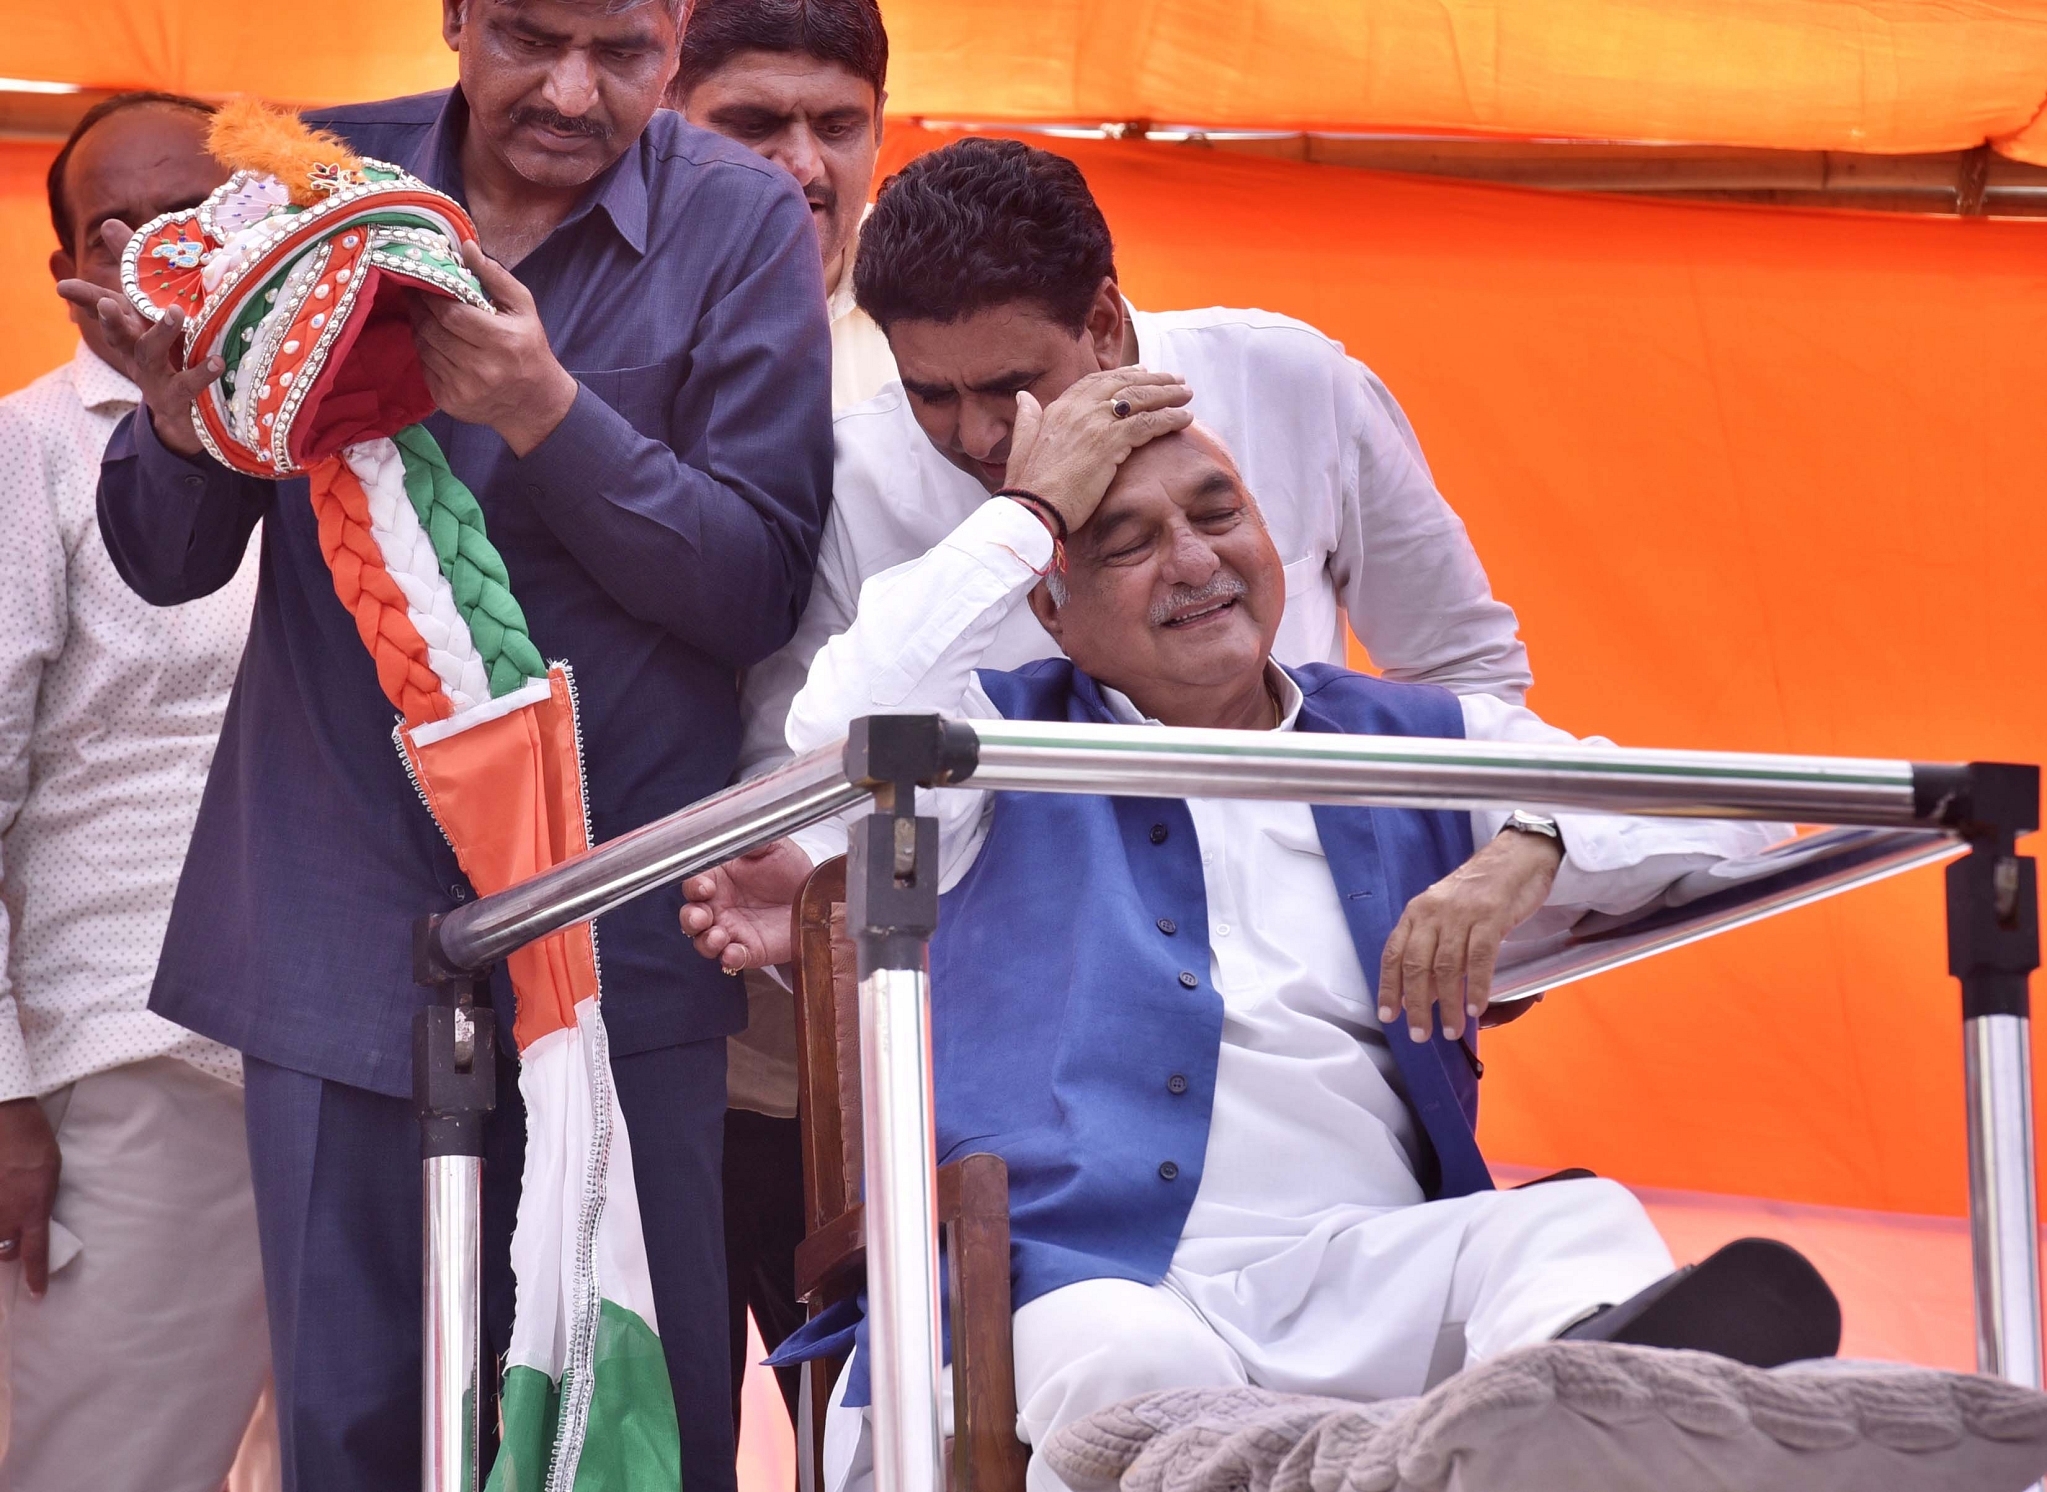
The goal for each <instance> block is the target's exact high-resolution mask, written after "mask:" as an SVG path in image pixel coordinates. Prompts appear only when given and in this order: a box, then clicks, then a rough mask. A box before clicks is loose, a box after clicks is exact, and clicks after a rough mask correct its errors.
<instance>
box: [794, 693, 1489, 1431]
mask: <svg viewBox="0 0 2047 1492" xmlns="http://www.w3.org/2000/svg"><path fill="white" fill-rule="evenodd" d="M1290 672H1291V674H1292V677H1293V679H1294V681H1295V682H1296V683H1297V684H1299V685H1300V688H1301V692H1302V694H1303V696H1304V703H1303V705H1302V708H1301V713H1300V716H1299V719H1298V721H1297V724H1296V728H1297V729H1300V730H1305V731H1324V732H1332V733H1344V734H1351V735H1404V736H1436V737H1453V738H1461V737H1462V736H1463V734H1464V716H1463V712H1462V710H1461V709H1460V708H1459V706H1458V703H1457V699H1456V696H1455V695H1452V694H1450V693H1448V692H1447V691H1445V690H1442V689H1437V688H1434V687H1431V686H1427V685H1416V684H1391V683H1386V682H1384V681H1382V680H1379V679H1374V678H1371V677H1369V676H1367V675H1364V674H1359V673H1353V672H1350V671H1349V670H1346V669H1340V668H1334V667H1330V666H1328V665H1326V664H1312V665H1310V666H1308V667H1306V668H1304V669H1299V670H1290ZM979 677H980V682H981V685H982V687H983V688H984V689H985V690H986V691H987V693H988V695H989V697H990V699H992V700H993V701H994V704H995V706H996V708H997V709H999V710H1000V711H1001V712H1002V713H1003V715H1004V716H1005V717H1007V718H1008V719H1012V720H1071V721H1079V722H1091V723H1097V724H1109V723H1111V722H1112V721H1113V718H1114V717H1113V716H1112V715H1111V714H1110V713H1109V711H1108V708H1107V706H1106V705H1105V704H1104V702H1103V700H1102V697H1101V693H1100V690H1099V688H1098V687H1097V686H1096V684H1095V682H1094V680H1092V679H1090V678H1089V677H1088V676H1087V675H1085V674H1082V673H1080V672H1078V671H1077V670H1076V669H1075V668H1074V667H1073V665H1072V664H1071V663H1070V662H1068V661H1067V660H1066V659H1063V658H1058V659H1047V660H1044V661H1042V662H1039V663H1034V664H1031V665H1029V666H1027V667H1025V668H1023V669H1020V670H1017V671H1016V672H1013V673H989V672H984V673H982V674H981V675H980V676H979ZM1314 816H1315V827H1316V832H1317V834H1318V835H1319V836H1320V838H1321V841H1322V849H1323V853H1324V854H1325V855H1326V856H1327V858H1328V861H1329V869H1330V872H1331V874H1332V875H1333V876H1334V877H1335V879H1336V883H1337V888H1338V890H1339V891H1340V892H1341V893H1342V895H1343V899H1344V909H1345V911H1346V913H1347V914H1348V918H1349V922H1350V931H1351V937H1352V939H1353V941H1354V942H1355V944H1356V947H1357V954H1358V961H1359V963H1361V964H1362V965H1363V966H1364V968H1365V969H1366V971H1367V973H1368V975H1370V976H1374V977H1375V976H1376V974H1377V971H1378V968H1379V956H1380V953H1381V951H1382V950H1383V948H1384V945H1385V941H1386V937H1387V935H1388V934H1389V933H1391V932H1392V930H1393V925H1394V923H1395V922H1396V921H1398V920H1399V917H1400V913H1401V911H1402V909H1403V908H1405V907H1406V905H1407V903H1408V901H1409V900H1410V899H1411V898H1412V897H1413V896H1415V895H1416V894H1417V893H1419V892H1421V891H1423V890H1425V889H1426V888H1427V887H1429V886H1430V885H1432V884H1434V883H1435V882H1436V881H1438V880H1440V879H1441V878H1442V877H1444V876H1445V875H1448V874H1449V873H1450V872H1451V871H1452V870H1454V869H1456V868H1457V867H1458V866H1459V865H1461V864H1462V863H1463V862H1464V861H1465V860H1466V859H1468V858H1469V857H1470V855H1471V850H1472V844H1471V827H1470V824H1471V821H1470V818H1469V816H1468V815H1467V814H1463V813H1446V812H1426V811H1421V810H1414V809H1392V808H1371V809H1364V808H1325V807H1319V806H1318V807H1317V808H1315V810H1314ZM1207 928H1208V909H1207V896H1206V893H1205V891H1204V886H1203V880H1202V874H1201V851H1200V846H1199V844H1198V842H1197V840H1196V838H1195V833H1194V823H1193V819H1192V817H1191V816H1190V815H1189V813H1188V811H1187V806H1186V804H1185V803H1184V802H1182V801H1180V800H1177V799H1143V798H1103V797H1094V796H1086V795H1065V794H1056V793H1001V794H998V795H997V797H996V800H995V806H994V813H993V818H992V820H991V822H990V825H989V831H988V836H987V839H986V841H985V842H984V843H983V845H982V847H981V851H980V854H979V855H978V856H977V857H976V859H975V861H974V863H973V865H972V867H971V868H970V869H969V870H968V871H967V874H966V876H965V877H964V878H963V879H962V880H961V881H960V883H959V885H957V886H956V887H954V888H953V889H952V890H951V891H949V892H947V893H946V894H945V895H944V896H943V897H942V898H941V899H940V902H939V915H938V932H937V935H936V937H935V938H933V940H932V944H931V1030H932V1038H931V1039H932V1057H933V1063H932V1073H933V1088H934V1098H935V1110H936V1112H935V1117H936V1124H937V1140H938V1159H939V1162H940V1163H941V1164H943V1163H945V1162H947V1161H950V1160H955V1159H957V1158H959V1157H960V1156H963V1155H969V1154H973V1153H975V1152H977V1151H992V1152H994V1153H995V1154H997V1155H1000V1156H1001V1157H1002V1158H1003V1159H1004V1160H1005V1161H1006V1162H1007V1163H1008V1165H1009V1207H1010V1257H1011V1271H1012V1274H1011V1284H1012V1290H1013V1299H1014V1302H1015V1304H1016V1305H1017V1306H1022V1305H1024V1304H1026V1303H1027V1302H1029V1301H1032V1300H1035V1299H1037V1298H1038V1297H1039V1296H1041V1295H1044V1294H1046V1293H1047V1292H1049V1291H1052V1290H1056V1289H1058V1288H1060V1287H1061V1286H1064V1285H1070V1284H1073V1283H1076V1282H1077V1281H1080V1280H1086V1279H1102V1278H1109V1279H1129V1280H1135V1281H1138V1282H1139V1283H1142V1284H1156V1283H1157V1282H1158V1281H1159V1280H1161V1279H1163V1278H1164V1277H1165V1273H1166V1269H1167V1266H1168V1265H1169V1264H1170V1262H1171V1260H1172V1256H1173V1250H1174V1248H1175V1247H1176V1246H1177V1245H1178V1243H1179V1240H1180V1233H1181V1230H1182V1228H1183V1227H1184V1226H1185V1224H1186V1220H1187V1213H1188V1210H1189V1209H1190V1208H1191V1207H1192V1206H1193V1203H1194V1195H1195V1192H1196V1190H1197V1189H1198V1188H1199V1186H1200V1184H1201V1171H1202V1162H1203V1158H1204V1156H1205V1154H1206V1152H1207V1146H1208V1126H1209V1116H1210V1112H1211V1110H1212V1107H1213V1104H1214V1099H1215V1077H1216V1066H1217V1060H1218V1054H1219V1052H1220V1048H1221V1044H1222V1028H1223V1002H1222V997H1221V996H1220V995H1219V994H1217V993H1216V991H1215V988H1214V986H1213V984H1212V983H1211V982H1210V978H1209V948H1208V940H1207ZM1388 1045H1389V1047H1390V1049H1391V1050H1392V1052H1393V1053H1394V1056H1395V1059H1396V1061H1397V1062H1398V1064H1399V1069H1400V1074H1401V1077H1402V1079H1403V1081H1404V1086H1405V1088H1406V1098H1407V1102H1408V1104H1409V1107H1410V1108H1411V1109H1412V1110H1413V1112H1414V1115H1415V1117H1416V1120H1417V1121H1418V1127H1419V1128H1420V1129H1421V1131H1422V1132H1423V1133H1424V1134H1425V1135H1426V1136H1427V1138H1428V1141H1429V1145H1430V1149H1431V1150H1432V1152H1433V1155H1432V1161H1433V1164H1432V1165H1430V1166H1428V1167H1426V1168H1425V1171H1426V1174H1424V1175H1423V1177H1422V1182H1423V1186H1424V1189H1425V1191H1426V1193H1427V1195H1428V1196H1430V1197H1431V1198H1436V1197H1455V1196H1462V1195H1465V1194H1466V1193H1469V1192H1474V1191H1481V1190H1485V1189H1487V1188H1490V1187H1491V1185H1492V1179H1491V1177H1490V1175H1489V1174H1488V1173H1487V1170H1486V1166H1485V1162H1484V1160H1483V1159H1482V1158H1481V1157H1480V1155H1479V1151H1478V1144H1477V1140H1476V1138H1475V1136H1474V1126H1475V1124H1476V1122H1477V1114H1478V1084H1477V1078H1476V1067H1477V1059H1476V1057H1475V1056H1474V1055H1473V1054H1472V1053H1471V1051H1470V1050H1469V1049H1468V1048H1467V1047H1466V1046H1464V1045H1463V1044H1462V1043H1459V1042H1454V1041H1450V1040H1448V1039H1447V1038H1445V1037H1444V1036H1443V1034H1442V1031H1441V1027H1440V1025H1439V1026H1438V1028H1437V1033H1436V1038H1435V1040H1433V1041H1431V1042H1429V1043H1426V1044H1417V1043H1415V1042H1413V1041H1410V1040H1409V1039H1408V1038H1407V1035H1406V1033H1405V1031H1404V1030H1403V1031H1397V1032H1395V1033H1393V1039H1392V1040H1391V1041H1390V1042H1389V1043H1388ZM834 1318H836V1319H834ZM851 1325H852V1322H851V1321H850V1319H849V1318H848V1316H847V1315H843V1314H841V1313H839V1312H827V1313H826V1314H825V1315H823V1316H820V1317H819V1318H818V1319H817V1320H815V1321H812V1322H810V1323H809V1324H808V1325H807V1326H806V1327H805V1328H804V1329H803V1331H802V1332H800V1333H798V1335H797V1337H795V1338H792V1339H791V1340H790V1341H789V1342H788V1343H786V1344H784V1346H783V1348H782V1350H781V1351H780V1352H777V1353H776V1354H775V1360H777V1361H795V1360H800V1359H801V1358H804V1357H811V1356H819V1355H827V1354H835V1353H837V1352H841V1351H844V1350H845V1346H846V1342H847V1340H848V1331H847V1328H849V1327H850V1326H851ZM835 1327H836V1328H837V1329H834V1328H835ZM862 1335H864V1333H862ZM855 1377H856V1379H857V1380H859V1381H857V1382H855V1383H852V1384H850V1385H849V1389H850V1390H851V1391H852V1392H851V1393H849V1397H848V1402H849V1403H855V1404H857V1403H863V1402H865V1396H864V1388H865V1383H864V1379H865V1374H864V1373H860V1372H859V1371H858V1368H857V1367H856V1370H855ZM855 1395H857V1397H856V1396H855Z"/></svg>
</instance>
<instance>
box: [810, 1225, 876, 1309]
mask: <svg viewBox="0 0 2047 1492" xmlns="http://www.w3.org/2000/svg"><path fill="white" fill-rule="evenodd" d="M866 1268H867V1227H866V1222H865V1212H864V1210H863V1209H862V1208H860V1207H857V1206H856V1207H850V1208H848V1209H847V1210H846V1211H844V1212H842V1213H840V1214H839V1215H838V1216H837V1217H835V1218H833V1219H832V1220H831V1221H830V1222H828V1223H826V1224H825V1225H824V1226H823V1227H822V1228H819V1229H818V1230H817V1231H816V1232H815V1233H812V1234H810V1235H809V1236H807V1237H806V1238H805V1239H804V1240H803V1241H802V1242H801V1243H799V1244H797V1245H796V1298H797V1299H798V1300H800V1301H802V1302H803V1303H804V1304H805V1305H809V1306H821V1305H824V1304H826V1303H828V1302H829V1301H831V1300H834V1299H836V1298H837V1297H839V1296H841V1295H843V1294H845V1293H846V1288H845V1287H846V1286H848V1285H850V1284H851V1283H852V1282H853V1281H854V1280H856V1279H858V1278H859V1277H860V1275H861V1274H862V1273H863V1272H864V1271H865V1270H866Z"/></svg>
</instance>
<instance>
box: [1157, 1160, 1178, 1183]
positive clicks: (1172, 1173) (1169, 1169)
mask: <svg viewBox="0 0 2047 1492" xmlns="http://www.w3.org/2000/svg"><path fill="white" fill-rule="evenodd" d="M1179 1174H1180V1168H1179V1167H1178V1166H1176V1165H1174V1164H1173V1163H1172V1162H1171V1161H1169V1160H1162V1161H1160V1162H1159V1180H1161V1181H1172V1180H1174V1179H1175V1178H1176V1177H1178V1176H1179Z"/></svg>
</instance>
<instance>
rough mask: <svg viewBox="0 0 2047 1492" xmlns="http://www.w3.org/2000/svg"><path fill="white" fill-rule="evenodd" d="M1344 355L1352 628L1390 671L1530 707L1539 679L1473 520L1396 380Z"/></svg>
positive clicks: (1346, 565)
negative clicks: (1446, 486)
mask: <svg viewBox="0 0 2047 1492" xmlns="http://www.w3.org/2000/svg"><path fill="white" fill-rule="evenodd" d="M1331 355H1332V356H1335V357H1339V358H1343V361H1344V363H1345V365H1346V366H1345V367H1344V369H1343V370H1342V372H1341V374H1340V375H1339V376H1340V378H1341V379H1342V380H1343V381H1344V384H1345V386H1344V388H1343V389H1342V396H1341V397H1339V398H1338V400H1337V403H1336V407H1337V410H1338V419H1339V422H1340V424H1341V426H1342V428H1341V429H1340V430H1339V432H1338V434H1339V438H1340V439H1342V440H1344V441H1345V442H1346V443H1348V444H1349V445H1350V446H1351V447H1352V450H1353V452H1354V455H1355V461H1354V462H1353V461H1351V460H1348V459H1347V460H1346V461H1345V463H1344V467H1345V479H1346V480H1345V487H1344V491H1343V494H1342V501H1343V510H1342V512H1341V514H1340V515H1339V519H1338V529H1337V547H1336V552H1335V553H1334V554H1332V555H1331V556H1330V560H1329V563H1330V571H1331V578H1332V579H1333V580H1334V581H1335V583H1336V588H1337V594H1338V595H1340V596H1341V597H1342V598H1343V604H1344V607H1345V609H1346V610H1347V611H1348V612H1349V613H1350V625H1351V630H1352V631H1353V632H1355V633H1356V634H1357V637H1358V641H1360V642H1362V643H1363V644H1364V645H1365V651H1366V652H1368V653H1370V654H1371V655H1372V661H1373V662H1374V663H1375V664H1377V665H1378V667H1379V668H1380V670H1381V671H1382V672H1383V673H1384V674H1385V676H1386V677H1387V678H1389V679H1396V680H1400V681H1403V682H1408V683H1424V684H1440V685H1441V686H1442V687H1443V688H1445V689H1449V690H1452V691H1453V692H1455V693H1458V694H1478V693H1483V694H1492V695H1497V696H1498V697H1499V698H1501V699H1504V700H1506V701H1507V702H1508V703H1510V704H1519V703H1520V702H1521V699H1522V697H1523V696H1524V695H1525V694H1526V693H1527V692H1528V686H1529V684H1530V683H1531V682H1533V678H1532V675H1531V674H1530V672H1529V665H1528V649H1527V648H1526V647H1525V646H1523V645H1522V642H1521V638H1520V635H1519V632H1518V627H1519V623H1518V622H1517V621H1516V619H1515V616H1514V609H1513V608H1512V607H1510V606H1508V605H1507V604H1506V603H1505V602H1503V601H1499V600H1496V599H1494V596H1493V592H1492V586H1491V584H1490V583H1489V582H1488V581H1487V580H1486V573H1485V567H1484V566H1483V565H1481V564H1480V563H1479V560H1478V552H1477V551H1476V550H1474V549H1473V548H1472V545H1471V537H1470V535H1469V534H1467V533H1466V532H1465V529H1464V522H1463V520H1462V519H1460V518H1459V517H1458V516H1457V514H1456V513H1455V512H1454V511H1453V510H1452V509H1451V507H1450V504H1449V503H1447V502H1445V501H1444V500H1443V495H1442V493H1440V492H1438V491H1437V490H1436V484H1435V480H1434V478H1433V477H1431V476H1430V474H1429V467H1428V463H1427V462H1426V461H1424V460H1423V459H1422V454H1421V445H1420V443H1419V442H1418V441H1417V440H1416V439H1415V434H1414V428H1413V427H1412V426H1411V425H1409V424H1408V421H1407V416H1406V415H1405V414H1403V413H1402V412H1401V409H1400V406H1399V404H1398V403H1396V402H1395V401H1394V398H1393V395H1392V394H1391V393H1390V392H1389V391H1388V390H1387V388H1386V385H1385V384H1383V383H1381V382H1380V381H1379V378H1378V376H1377V375H1376V374H1374V373H1373V372H1372V371H1371V370H1370V369H1369V368H1367V367H1365V366H1364V364H1362V363H1360V362H1358V361H1357V360H1356V359H1354V358H1348V357H1344V355H1343V353H1342V352H1341V351H1335V350H1332V354H1331Z"/></svg>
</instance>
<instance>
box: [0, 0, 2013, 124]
mask: <svg viewBox="0 0 2047 1492" xmlns="http://www.w3.org/2000/svg"><path fill="white" fill-rule="evenodd" d="M883 10H884V12H885V14H886V15H887V17H888V22H889V28H890V31H891V33H892V40H893V54H894V67H893V74H894V75H893V77H892V79H891V83H892V93H893V98H892V100H891V107H892V108H893V110H894V111H895V112H897V113H899V114H902V115H904V116H905V117H908V116H913V115H921V116H924V117H927V118H938V119H964V120H989V119H996V120H1012V121H1032V120H1045V119H1060V120H1071V119H1080V120H1087V121H1095V120H1128V119H1157V120H1170V121H1177V122H1181V123H1192V124H1206V125H1216V126H1233V127H1238V128H1252V129H1270V128H1309V129H1329V130H1345V129H1352V130H1355V129H1395V130H1451V131H1477V132H1483V133H1488V134H1502V135H1510V136H1520V135H1563V136H1573V137H1579V138H1602V137H1618V138H1625V139H1638V140H1687V141H1696V142H1704V143H1713V144H1725V145H1759V146H1784V147H1796V148H1802V149H1833V150H1873V151H1888V152H1895V151H1914V150H1950V149H1957V148H1961V147H1966V146H1972V145H1977V144H1980V143H1982V142H1983V141H1984V140H1985V139H1994V140H1998V141H1999V142H2000V146H2001V148H2004V149H2006V150H2008V151H2009V152H2010V153H2011V154H2013V155H2017V156H2020V157H2022V158H2024V159H2029V160H2047V125H2041V126H2038V127H2033V126H2034V123H2035V120H2036V119H2037V118H2038V117H2039V115H2040V112H2041V105H2042V101H2043V99H2047V0H1036V3H1033V4H1028V5H1018V4H1011V3H1007V0H1002V3H997V0H887V3H886V4H885V5H884V6H883ZM438 19H439V10H438V7H437V6H435V5H433V4H431V3H429V0H327V3H323V4H319V5H307V6H296V7H294V6H281V5H278V4H276V3H274V0H92V3H87V4H71V5H64V4H53V3H51V0H0V35H4V36H6V37H7V47H6V51H5V59H4V62H0V70H4V71H5V72H7V73H8V74H11V75H12V76H15V77H23V78H40V79H46V80H51V81H56V82H67V83H79V84H86V85H92V86H105V85H113V86H137V85H145V84H146V85H149V86H155V87H170V88H182V89H186V90H188V91H192V92H199V93H232V92H236V91H239V90H243V89H249V90H254V91H257V92H262V93H266V94H269V95H270V96H272V97H275V98H281V99H288V100H292V101H294V102H298V103H314V102H327V101H332V100H335V99H355V98H374V97H377V96H380V95H390V94H397V93H410V92H416V91H418V90H420V89H425V88H435V87H439V86H441V85H443V84H445V83H446V82H448V81H449V80H450V79H451V78H452V76H453V67H452V63H451V62H450V60H449V57H448V54H447V52H446V51H445V49H444V48H443V47H442V45H441V40H440V35H439V30H438Z"/></svg>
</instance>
